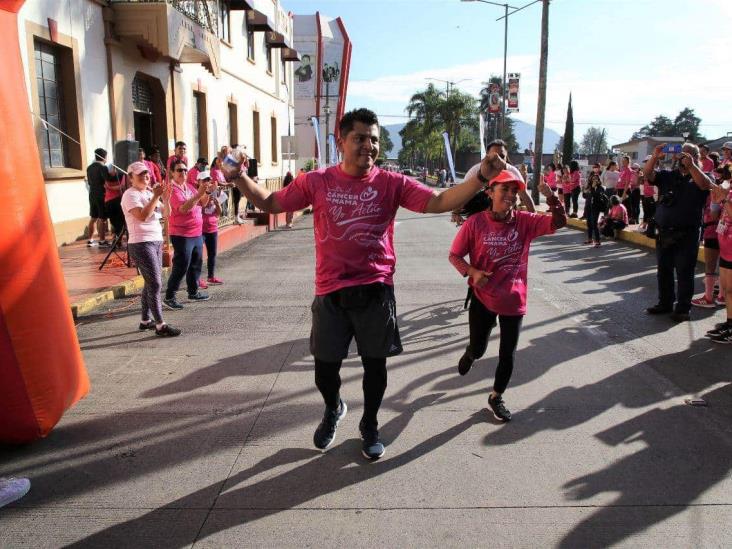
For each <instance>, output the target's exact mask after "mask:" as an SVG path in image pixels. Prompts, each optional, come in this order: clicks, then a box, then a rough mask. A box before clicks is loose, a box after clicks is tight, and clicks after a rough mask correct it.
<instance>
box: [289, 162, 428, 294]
mask: <svg viewBox="0 0 732 549" xmlns="http://www.w3.org/2000/svg"><path fill="white" fill-rule="evenodd" d="M432 196H433V191H432V190H431V189H429V188H428V187H426V186H424V185H422V184H421V183H417V182H416V181H415V180H413V179H410V178H408V177H406V176H404V175H402V174H398V173H395V172H387V171H384V170H381V169H380V168H373V169H372V170H371V171H370V172H369V173H368V175H366V176H364V177H352V176H350V175H348V174H346V173H345V172H343V170H341V168H340V166H331V167H330V168H326V169H322V170H318V171H314V172H308V173H307V174H305V175H302V176H299V177H298V178H297V179H295V180H294V181H293V182H292V183H290V185H288V186H287V187H286V188H284V189H282V190H281V191H277V192H276V193H275V197H276V200H277V203H278V204H279V205H280V207H281V208H282V209H283V210H284V211H296V210H302V209H303V208H306V207H307V206H309V205H312V206H313V222H314V233H315V293H316V295H325V294H328V293H330V292H334V291H336V290H339V289H341V288H345V287H347V286H357V285H361V284H371V283H374V282H383V283H385V284H389V285H391V284H393V276H394V269H395V266H396V254H395V252H394V217H395V216H396V213H397V210H398V209H399V206H403V207H405V208H407V209H408V210H412V211H414V212H424V211H425V209H426V208H427V204H428V203H429V201H430V199H431V198H432Z"/></svg>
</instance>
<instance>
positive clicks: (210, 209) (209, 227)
mask: <svg viewBox="0 0 732 549" xmlns="http://www.w3.org/2000/svg"><path fill="white" fill-rule="evenodd" d="M223 192H224V191H223V190H221V189H216V190H215V191H214V192H212V193H211V197H210V198H209V201H208V203H207V204H206V205H205V206H203V207H202V208H201V215H202V217H203V232H204V233H218V232H219V216H218V215H216V202H217V201H218V200H219V196H221V193H223Z"/></svg>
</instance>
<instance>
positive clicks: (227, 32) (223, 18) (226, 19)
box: [217, 0, 231, 42]
mask: <svg viewBox="0 0 732 549" xmlns="http://www.w3.org/2000/svg"><path fill="white" fill-rule="evenodd" d="M230 15H231V8H230V7H229V0H219V10H218V18H219V20H218V25H217V29H218V34H219V38H220V39H221V40H223V41H224V42H231V26H230V24H229V23H230V21H231V18H230Z"/></svg>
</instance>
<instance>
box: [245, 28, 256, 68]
mask: <svg viewBox="0 0 732 549" xmlns="http://www.w3.org/2000/svg"><path fill="white" fill-rule="evenodd" d="M245 25H246V23H245ZM245 30H246V35H247V58H249V60H250V61H254V32H253V31H250V30H249V27H248V26H246V27H245Z"/></svg>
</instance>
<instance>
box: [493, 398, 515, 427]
mask: <svg viewBox="0 0 732 549" xmlns="http://www.w3.org/2000/svg"><path fill="white" fill-rule="evenodd" d="M488 406H490V407H491V410H493V415H494V416H495V418H496V419H497V420H498V421H504V422H506V421H511V412H509V411H508V409H507V408H506V405H505V404H504V402H503V397H502V396H501V395H498V396H497V397H495V398H494V397H493V396H492V395H488Z"/></svg>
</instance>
